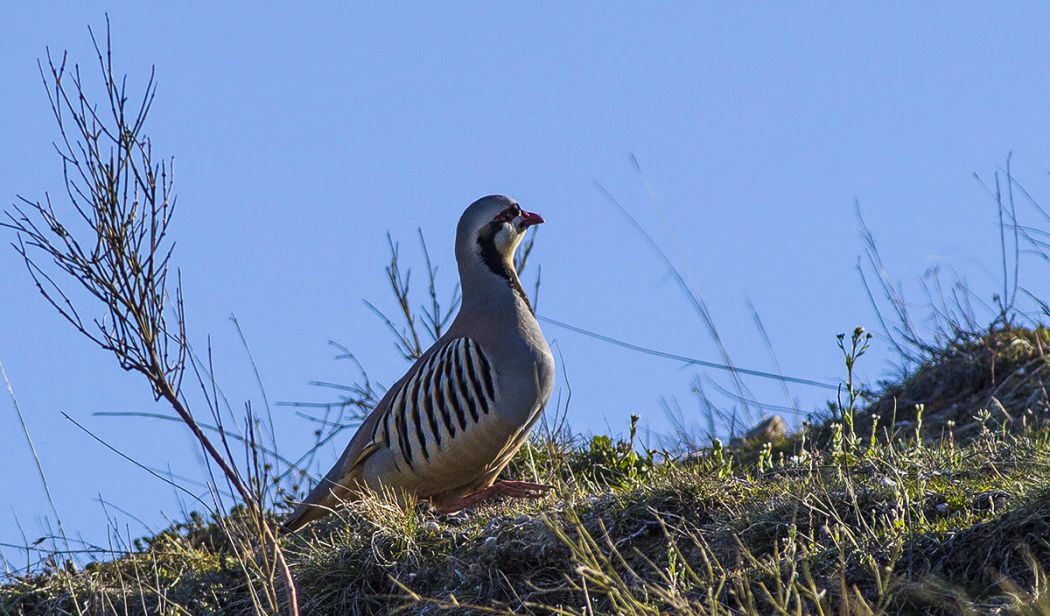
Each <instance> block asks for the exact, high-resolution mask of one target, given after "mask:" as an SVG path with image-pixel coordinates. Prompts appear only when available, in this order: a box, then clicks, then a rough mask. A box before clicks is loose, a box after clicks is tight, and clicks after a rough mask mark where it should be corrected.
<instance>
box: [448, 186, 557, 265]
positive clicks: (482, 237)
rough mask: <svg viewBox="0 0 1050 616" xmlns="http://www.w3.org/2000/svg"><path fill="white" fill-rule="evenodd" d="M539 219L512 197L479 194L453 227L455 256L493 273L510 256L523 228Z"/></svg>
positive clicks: (511, 257) (520, 238) (526, 228)
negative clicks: (477, 264) (478, 262)
mask: <svg viewBox="0 0 1050 616" xmlns="http://www.w3.org/2000/svg"><path fill="white" fill-rule="evenodd" d="M542 222H543V217H542V216H540V215H539V214H535V213H533V212H526V211H525V210H523V209H521V206H519V205H518V204H517V202H516V201H514V200H513V199H511V198H509V197H504V196H502V195H492V196H488V197H482V198H481V199H478V200H477V201H475V202H474V203H472V204H470V207H468V208H467V209H466V211H465V212H463V216H461V217H460V219H459V226H458V227H457V229H456V258H457V259H458V260H459V262H460V265H461V266H462V265H463V264H464V261H465V260H467V261H477V260H480V261H481V262H483V263H485V264H486V265H488V266H489V268H490V269H493V271H495V273H497V274H501V272H500V271H496V268H503V267H504V266H506V265H509V264H511V263H512V262H513V260H514V251H515V250H516V249H517V248H518V244H520V243H521V240H522V238H524V237H525V231H527V230H528V228H529V227H531V226H533V225H538V224H540V223H542Z"/></svg>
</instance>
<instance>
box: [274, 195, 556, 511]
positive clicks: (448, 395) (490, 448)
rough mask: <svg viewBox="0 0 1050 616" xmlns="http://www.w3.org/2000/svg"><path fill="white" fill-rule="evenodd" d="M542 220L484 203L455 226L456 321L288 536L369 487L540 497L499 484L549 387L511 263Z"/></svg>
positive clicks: (542, 351) (465, 498)
mask: <svg viewBox="0 0 1050 616" xmlns="http://www.w3.org/2000/svg"><path fill="white" fill-rule="evenodd" d="M542 222H543V218H542V217H540V216H539V215H538V214H534V213H532V212H526V211H524V210H522V209H521V207H519V206H518V204H517V203H515V202H514V201H513V200H512V199H509V198H507V197H503V196H489V197H484V198H481V199H479V200H477V201H475V202H474V203H473V204H471V205H470V207H468V208H467V209H466V211H465V212H463V216H462V217H460V219H459V226H458V227H457V228H456V261H457V262H458V264H459V277H460V284H461V286H462V290H463V300H462V303H461V305H460V309H459V314H458V315H456V318H455V320H454V321H453V322H452V325H451V327H449V329H448V331H447V332H446V333H445V335H443V336H441V338H440V339H439V340H438V341H437V342H435V343H434V345H433V346H431V347H430V348H429V349H427V351H426V352H425V353H423V355H422V356H421V357H420V358H419V359H418V360H416V362H415V363H414V364H413V365H412V367H411V368H409V370H408V372H407V373H406V374H405V375H404V376H403V377H401V379H400V380H399V381H398V382H397V383H395V384H394V385H393V387H391V388H390V390H389V391H387V392H386V395H385V396H383V399H382V400H380V402H379V404H378V405H377V406H376V408H375V409H374V410H373V411H372V413H371V414H370V415H369V416H368V417H367V418H366V419H365V420H364V422H363V423H362V424H361V426H360V427H359V428H358V429H357V432H356V433H355V434H354V436H353V438H352V439H351V440H350V444H349V445H347V447H346V450H345V451H344V452H343V455H342V456H341V457H340V458H339V460H338V461H337V462H336V464H335V466H334V467H332V470H330V471H329V472H328V474H327V475H326V476H325V477H324V479H322V480H321V482H320V483H319V484H318V485H317V486H316V487H315V488H314V489H313V491H311V492H310V494H309V496H307V497H306V500H305V501H303V502H302V503H301V504H300V505H299V507H298V508H297V509H296V510H295V512H293V513H292V515H291V516H289V518H288V519H287V520H286V521H285V523H284V528H285V529H286V530H291V531H294V530H297V529H299V528H302V527H303V526H304V525H306V524H308V523H309V522H311V521H313V520H316V519H317V518H320V517H323V516H325V515H327V514H328V513H329V512H331V511H332V509H333V508H334V507H335V506H336V505H338V504H339V502H341V501H343V500H346V499H352V498H353V497H354V496H356V495H358V494H360V493H361V492H362V491H363V490H373V491H378V490H380V489H383V488H385V489H389V490H393V491H394V492H395V493H400V494H412V495H415V496H416V497H418V498H420V499H423V500H429V501H430V502H431V503H432V504H433V505H434V506H435V507H437V508H438V510H440V511H445V512H452V511H458V510H460V509H462V508H464V507H468V506H470V505H472V504H474V503H477V502H479V501H481V500H484V499H486V498H489V497H492V496H497V495H507V496H522V497H533V496H538V495H539V494H542V493H543V490H544V489H546V488H547V486H544V485H541V484H533V483H527V482H522V481H496V478H497V477H498V476H499V474H500V471H502V470H503V468H504V467H505V466H506V465H507V463H508V462H510V459H511V457H512V456H513V455H514V452H516V451H517V450H518V448H519V447H521V445H522V443H523V442H524V441H525V437H526V435H527V434H528V432H529V429H530V428H531V427H532V425H533V424H534V423H535V422H536V420H537V419H538V418H539V416H540V413H541V412H542V411H543V406H544V404H546V402H547V399H548V398H549V397H550V393H551V388H552V387H553V384H554V357H553V356H552V355H551V352H550V348H549V347H548V346H547V342H546V340H544V338H543V333H542V332H541V331H540V326H539V324H538V323H537V322H536V319H535V317H534V316H533V313H532V307H531V306H530V304H529V300H528V298H527V297H526V296H525V291H524V290H523V289H522V288H521V283H520V281H519V280H518V275H517V272H516V271H515V270H514V265H513V263H514V261H513V257H514V251H515V249H517V247H518V244H519V243H520V242H521V239H522V237H523V236H524V234H525V230H526V229H528V228H529V227H530V226H532V225H536V224H539V223H542Z"/></svg>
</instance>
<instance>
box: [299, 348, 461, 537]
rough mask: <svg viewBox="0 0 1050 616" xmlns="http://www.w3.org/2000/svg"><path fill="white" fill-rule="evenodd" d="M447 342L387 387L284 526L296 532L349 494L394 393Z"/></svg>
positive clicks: (372, 449)
mask: <svg viewBox="0 0 1050 616" xmlns="http://www.w3.org/2000/svg"><path fill="white" fill-rule="evenodd" d="M447 342H448V341H447V340H446V339H445V338H442V339H441V340H439V341H437V342H435V343H434V345H433V346H431V347H430V348H429V349H427V351H426V352H425V353H424V354H423V355H422V356H421V357H420V358H419V359H417V360H416V362H415V363H414V364H412V367H411V368H409V369H408V372H406V373H405V375H404V376H402V377H401V379H400V380H398V382H397V383H394V386H393V387H391V388H390V389H389V390H387V392H386V394H385V395H384V396H383V398H382V399H381V400H380V401H379V404H377V405H376V407H375V408H374V409H373V410H372V412H371V413H370V414H369V415H368V417H366V418H365V420H364V421H363V422H361V425H360V426H359V427H358V428H357V432H355V433H354V436H353V438H351V439H350V442H349V443H348V444H347V446H346V449H344V450H343V455H341V456H339V460H337V461H336V463H335V464H334V465H333V466H332V468H331V470H329V471H328V473H327V474H325V476H324V478H323V479H321V481H319V482H318V483H317V485H316V486H314V489H313V490H311V491H310V494H309V495H307V497H306V498H305V499H304V500H303V501H302V502H301V503H299V506H298V507H296V509H295V511H293V512H292V514H291V515H290V516H288V519H286V520H285V521H284V523H283V524H282V528H283V529H284V530H286V531H290V532H294V531H296V530H298V529H300V528H302V527H303V526H305V525H306V524H308V523H310V522H312V521H313V520H316V519H318V518H320V517H323V516H325V515H327V514H328V512H329V511H331V509H333V508H334V507H335V506H336V505H338V504H339V501H340V500H341V499H343V498H344V497H345V496H346V495H347V493H348V492H349V489H348V487H347V485H346V480H347V479H348V478H349V477H350V475H351V474H352V473H354V472H355V470H356V469H358V468H360V465H361V464H362V463H363V462H364V461H365V460H367V459H368V457H369V456H370V455H372V454H373V453H375V452H376V450H377V449H379V447H380V443H379V442H377V441H376V440H375V439H374V435H375V432H376V430H375V427H376V425H378V424H379V422H381V421H383V420H384V419H385V418H386V415H387V413H388V412H389V410H390V403H391V401H392V400H393V399H394V396H395V395H397V393H398V392H399V391H401V388H402V387H404V386H405V384H406V383H408V381H409V380H410V379H411V378H412V377H413V376H414V375H415V374H416V373H417V372H418V371H419V369H420V368H421V367H422V366H423V365H424V364H425V363H426V361H427V360H428V359H430V356H431V355H433V354H434V353H435V352H436V351H438V350H440V349H441V348H443V347H444V346H445V344H447Z"/></svg>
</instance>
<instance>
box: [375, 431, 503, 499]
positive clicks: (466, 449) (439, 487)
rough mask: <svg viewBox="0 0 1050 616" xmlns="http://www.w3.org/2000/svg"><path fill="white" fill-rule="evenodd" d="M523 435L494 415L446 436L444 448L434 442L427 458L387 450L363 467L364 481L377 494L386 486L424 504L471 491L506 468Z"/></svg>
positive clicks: (441, 444) (442, 442)
mask: <svg viewBox="0 0 1050 616" xmlns="http://www.w3.org/2000/svg"><path fill="white" fill-rule="evenodd" d="M521 432H522V427H520V426H515V425H513V424H511V423H509V422H507V421H505V420H503V419H501V418H500V417H498V416H497V415H496V414H495V413H489V414H487V415H482V416H480V417H479V418H478V420H477V422H472V423H469V424H467V426H466V428H461V429H460V430H458V431H457V432H456V434H455V435H450V434H448V433H447V432H446V433H445V434H444V435H443V437H444V438H442V440H441V443H440V444H438V443H433V442H432V443H430V446H429V447H428V449H427V455H425V456H424V455H419V453H418V452H417V455H416V456H414V457H413V459H412V460H411V461H408V460H406V459H405V456H404V455H403V454H402V452H401V451H400V450H398V449H397V445H396V443H395V444H394V446H393V447H392V448H390V449H386V448H383V449H382V450H380V451H379V452H377V453H376V454H375V455H373V456H372V457H371V458H370V459H369V460H368V461H367V462H366V463H365V464H364V467H363V468H362V471H363V472H362V479H363V480H364V482H365V483H366V484H367V485H368V486H369V487H370V488H372V489H373V490H375V489H378V487H379V486H383V487H386V488H388V489H393V490H395V491H402V492H408V493H411V494H414V495H415V496H417V497H419V498H424V499H425V498H430V497H431V496H434V495H437V494H446V493H449V492H456V491H457V490H459V489H464V490H467V489H471V488H472V487H473V486H475V485H476V484H477V483H478V482H479V481H482V480H483V479H484V478H486V477H488V476H494V472H498V471H499V469H500V468H502V467H503V466H504V465H505V464H506V461H507V460H509V459H510V456H512V455H513V453H514V451H512V450H510V449H511V445H512V443H514V442H515V441H518V440H519V439H518V438H517V437H518V436H519V435H520V434H521Z"/></svg>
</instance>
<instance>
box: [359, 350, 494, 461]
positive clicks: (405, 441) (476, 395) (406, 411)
mask: <svg viewBox="0 0 1050 616" xmlns="http://www.w3.org/2000/svg"><path fill="white" fill-rule="evenodd" d="M494 381H495V379H494V375H493V373H492V366H491V364H490V363H489V361H488V359H487V358H486V357H485V353H484V352H482V350H481V347H480V346H478V344H477V343H475V342H474V341H473V340H471V339H470V338H453V339H452V340H449V341H448V342H447V343H445V345H444V346H443V347H441V348H440V349H439V350H438V351H436V352H435V353H433V354H431V355H430V357H428V358H427V360H426V361H425V362H424V363H423V365H422V366H420V368H419V370H418V371H417V372H416V373H415V374H414V375H412V378H410V379H409V380H408V381H406V382H405V384H404V385H403V386H402V387H401V389H400V390H399V391H398V392H397V394H396V395H395V396H394V399H393V401H392V402H391V403H390V407H389V408H388V409H387V412H386V414H385V416H384V417H383V420H382V421H381V422H378V423H376V425H375V428H374V429H373V431H372V440H373V441H375V442H381V443H382V444H383V445H385V446H386V447H387V448H389V449H397V450H399V451H400V452H401V456H402V458H403V459H404V460H405V461H406V462H407V463H408V465H409V466H410V467H414V466H416V465H417V464H419V463H421V462H425V461H428V460H430V456H431V455H433V454H435V453H436V452H438V451H440V450H442V449H444V448H446V447H448V445H449V444H450V443H451V442H452V440H453V439H455V438H456V435H457V434H462V433H463V432H464V431H466V430H467V429H468V427H469V426H470V425H472V424H476V423H478V421H479V420H480V419H481V417H482V416H484V415H488V414H489V413H490V412H491V411H492V409H493V407H494V405H495V396H496V391H495V384H494Z"/></svg>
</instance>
